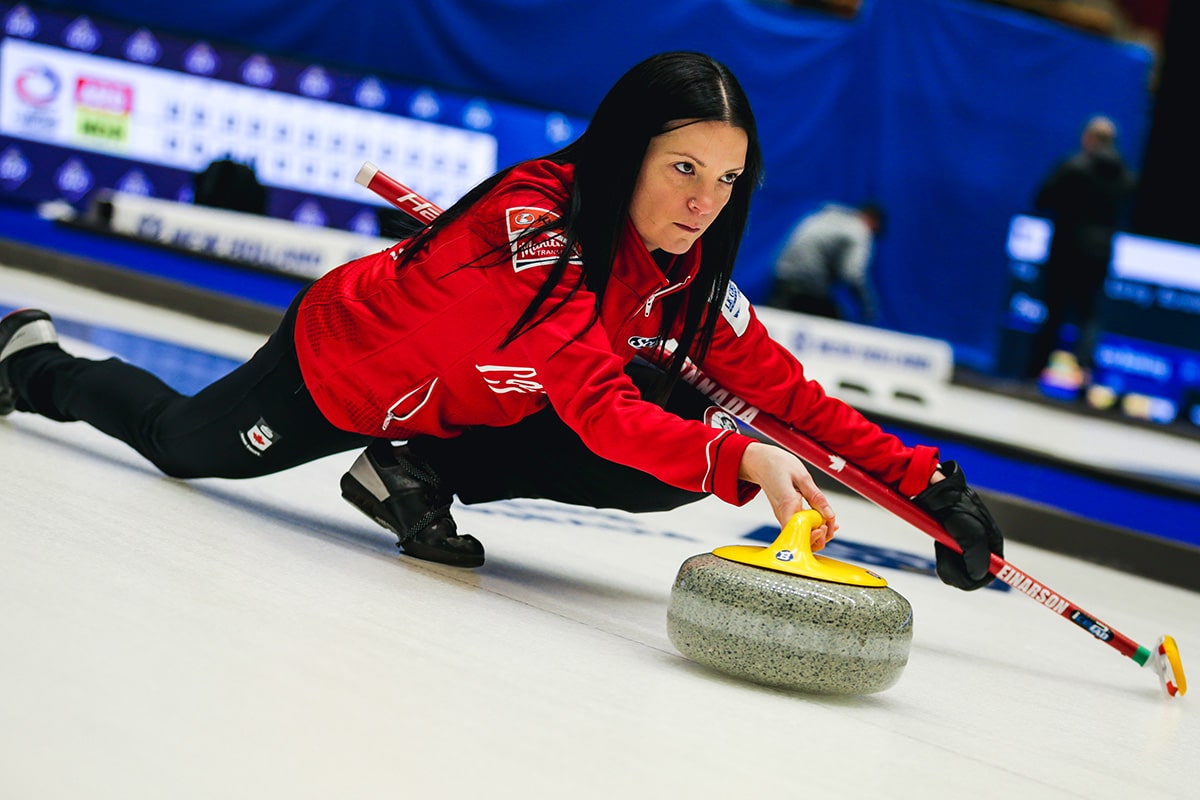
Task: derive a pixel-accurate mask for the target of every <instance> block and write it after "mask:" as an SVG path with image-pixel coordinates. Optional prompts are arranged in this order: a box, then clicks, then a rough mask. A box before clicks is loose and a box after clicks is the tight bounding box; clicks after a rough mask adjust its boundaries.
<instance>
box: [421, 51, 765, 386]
mask: <svg viewBox="0 0 1200 800" xmlns="http://www.w3.org/2000/svg"><path fill="white" fill-rule="evenodd" d="M685 121H687V122H693V121H695V122H702V121H719V122H727V123H729V124H730V125H733V126H734V127H737V128H741V129H742V130H744V131H745V132H746V138H747V148H746V164H745V170H744V171H743V172H742V175H741V176H740V177H739V178H738V179H737V181H735V182H734V184H733V191H732V195H731V197H730V199H729V202H728V203H727V204H726V205H725V208H724V209H722V211H721V213H720V214H719V215H718V216H717V218H716V219H715V220H714V221H713V222H712V224H711V225H710V226H709V228H708V229H707V230H706V231H705V232H704V234H703V236H702V240H703V245H702V247H701V260H700V268H699V272H698V274H697V276H696V279H695V280H694V281H693V282H692V285H691V286H690V287H689V289H688V290H687V292H688V302H683V303H681V302H671V303H666V304H664V314H663V324H662V330H661V331H660V334H661V341H663V342H665V341H666V338H667V334H668V332H669V331H670V329H671V328H672V326H673V325H674V324H675V323H676V321H677V320H678V317H679V316H680V315H682V316H683V326H682V329H681V331H682V332H681V334H680V335H678V336H676V337H675V338H676V341H677V342H678V346H677V348H676V351H675V354H674V356H673V357H672V358H671V360H670V363H669V365H668V368H667V376H666V381H664V387H663V392H662V393H663V394H664V395H665V393H666V392H668V391H669V389H670V386H671V385H672V384H674V382H675V380H676V379H677V378H678V376H679V373H680V370H681V369H682V366H683V362H684V360H686V359H687V358H691V359H692V360H693V361H696V362H697V363H699V362H701V361H702V360H703V359H704V356H705V354H706V353H707V352H708V348H709V346H710V344H711V342H712V337H713V332H714V330H715V328H716V323H717V319H718V317H719V316H720V311H721V304H722V303H723V302H724V300H725V294H726V291H727V290H728V286H729V279H730V276H731V275H732V273H733V265H734V260H735V259H736V257H737V251H738V247H739V245H740V244H741V240H742V234H743V232H744V230H745V227H746V218H747V216H748V214H749V212H750V195H751V193H752V192H753V191H754V189H755V188H756V187H757V186H758V184H759V182H760V180H761V176H762V153H761V150H760V149H759V142H758V129H757V126H756V125H755V122H754V114H753V112H752V111H751V109H750V102H749V100H748V99H747V98H746V93H745V92H744V91H743V90H742V87H741V85H740V84H739V83H738V82H737V79H736V78H735V77H734V76H733V73H732V72H730V71H729V69H728V68H727V67H726V66H725V65H724V64H721V63H720V62H718V61H716V60H715V59H713V58H711V57H709V56H706V55H703V54H701V53H691V52H672V53H661V54H659V55H655V56H651V57H650V58H648V59H646V60H645V61H642V62H641V63H639V64H637V65H636V66H634V67H633V68H632V69H630V70H629V71H628V72H626V73H625V74H624V75H623V76H622V77H621V78H620V79H619V80H618V81H617V82H616V84H614V85H613V87H612V88H611V89H610V90H609V91H608V94H607V95H605V97H604V99H603V100H602V101H600V105H599V106H598V107H597V108H596V112H595V114H594V115H593V116H592V119H591V121H590V122H589V124H588V127H587V129H586V130H585V131H584V132H583V133H582V134H581V135H580V136H579V138H578V139H576V140H575V141H574V142H572V143H571V144H569V145H567V146H566V147H564V148H563V149H561V150H559V151H557V152H554V153H551V154H549V155H547V156H545V158H546V159H547V160H550V161H554V162H557V163H559V164H574V165H575V183H574V186H573V187H572V188H571V193H570V200H569V202H568V205H567V207H566V208H564V209H562V216H561V217H560V218H559V219H557V220H555V221H553V222H550V223H548V224H547V225H545V226H543V227H542V228H540V229H536V230H532V231H530V232H529V233H528V235H529V236H530V237H536V236H538V235H542V234H544V233H545V232H546V230H547V229H553V230H555V231H557V232H558V233H559V234H560V235H561V236H562V237H563V238H564V240H565V245H566V246H565V247H564V248H563V252H562V255H561V256H560V257H559V258H558V260H557V261H556V262H555V264H554V265H553V267H551V269H550V271H549V273H548V274H547V276H546V280H545V282H544V283H543V284H542V287H541V288H540V289H539V291H538V293H537V294H536V295H535V296H534V298H533V300H532V301H531V302H530V304H529V306H528V307H527V308H526V309H525V311H524V313H522V314H521V316H520V318H519V319H518V320H517V322H516V323H515V324H514V325H513V327H512V329H511V330H510V331H509V333H508V336H507V337H506V338H505V340H504V344H508V343H509V342H511V341H512V340H514V339H515V338H517V337H518V336H520V335H521V334H522V333H523V332H525V331H526V330H529V329H530V328H531V327H533V326H535V325H537V324H538V323H539V322H541V321H542V320H544V319H546V317H548V316H549V315H551V314H553V313H554V312H555V311H556V310H557V309H558V308H559V306H561V305H562V304H563V303H565V302H567V300H569V299H570V297H571V296H573V295H574V294H575V292H577V291H578V290H579V289H580V288H585V287H586V289H587V290H588V291H590V292H592V293H593V294H594V295H595V296H596V298H597V308H596V310H595V311H594V313H593V316H592V320H591V322H590V323H589V325H591V324H594V323H595V321H596V320H598V319H599V314H600V305H601V304H602V303H603V298H604V292H605V289H606V288H607V285H608V278H609V275H611V273H612V267H613V261H614V259H615V257H616V254H617V251H618V249H619V247H620V242H621V237H622V236H623V235H624V233H625V224H626V219H627V217H628V216H629V204H630V200H631V198H632V196H633V190H634V186H635V184H636V182H637V177H638V173H639V171H640V170H641V165H642V160H643V158H644V157H645V154H646V149H647V148H648V147H649V144H650V140H651V139H653V138H654V137H655V136H658V135H659V134H662V133H665V132H667V131H669V130H671V129H673V128H676V127H679V126H680V125H681V124H682V123H683V122H685ZM512 169H513V168H512V167H509V168H508V169H505V170H502V171H500V172H498V173H496V174H495V175H493V176H492V177H491V178H488V179H487V180H485V181H484V182H483V183H481V184H479V185H478V186H476V187H475V188H474V189H472V190H471V191H470V192H468V193H467V194H466V195H464V196H463V197H462V198H460V199H459V200H458V201H457V202H456V203H455V204H454V205H452V206H451V207H450V208H449V209H447V210H446V211H445V212H444V213H443V214H442V215H441V216H439V217H438V218H437V219H436V220H434V221H433V222H432V223H431V224H430V225H429V226H428V227H427V228H426V229H425V230H424V231H422V232H421V233H420V234H419V235H418V236H417V237H416V239H415V240H414V241H413V242H412V244H411V245H410V246H409V247H408V248H407V251H406V253H407V258H412V257H413V255H414V254H415V253H417V252H419V251H420V250H421V247H422V245H423V244H424V243H425V242H426V241H428V240H429V239H430V238H431V237H432V236H434V235H435V234H436V233H437V232H438V231H439V230H441V229H442V228H444V227H445V226H446V225H449V224H450V223H451V222H453V221H454V220H456V219H458V218H459V217H461V216H463V214H464V213H466V212H467V211H468V210H469V209H470V208H471V206H473V205H474V204H475V203H476V202H477V201H478V200H479V199H480V198H481V197H483V196H484V195H486V194H487V193H488V192H490V191H491V190H492V189H493V188H495V187H496V185H497V184H499V183H500V182H501V181H502V180H504V178H505V177H506V176H507V175H508V173H509V172H511V171H512ZM576 245H578V247H579V250H580V253H581V254H582V256H583V269H582V274H581V277H580V280H579V281H577V282H576V283H575V284H574V285H572V286H570V287H569V291H568V292H567V294H566V297H565V298H563V299H561V300H559V301H558V302H556V303H555V304H553V305H552V307H550V308H543V306H545V305H546V301H547V299H548V298H549V297H550V295H551V294H552V292H553V291H554V289H555V288H556V287H558V285H559V284H560V283H561V282H562V281H563V280H564V278H565V276H566V275H567V273H568V262H569V260H570V258H571V256H572V251H573V250H574V248H575V246H576ZM581 333H582V331H581ZM660 346H661V345H660Z"/></svg>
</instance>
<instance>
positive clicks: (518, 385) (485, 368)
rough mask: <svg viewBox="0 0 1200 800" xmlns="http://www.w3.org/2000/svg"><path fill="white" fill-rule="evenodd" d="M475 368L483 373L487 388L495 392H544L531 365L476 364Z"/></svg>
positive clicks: (544, 389)
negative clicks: (501, 365)
mask: <svg viewBox="0 0 1200 800" xmlns="http://www.w3.org/2000/svg"><path fill="white" fill-rule="evenodd" d="M475 369H477V370H479V372H480V373H481V374H482V375H483V380H484V381H485V382H486V383H487V385H488V388H489V389H491V390H492V391H493V392H495V393H496V394H508V393H509V392H519V393H520V394H544V393H545V391H546V388H545V387H544V386H542V384H541V383H539V382H538V381H537V380H535V379H536V378H537V370H535V369H534V368H533V367H500V366H494V365H491V364H476V365H475Z"/></svg>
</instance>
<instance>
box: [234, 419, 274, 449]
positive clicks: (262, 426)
mask: <svg viewBox="0 0 1200 800" xmlns="http://www.w3.org/2000/svg"><path fill="white" fill-rule="evenodd" d="M241 437H242V444H244V445H245V446H246V449H247V450H249V451H250V452H251V453H253V454H254V455H256V456H261V455H262V454H263V453H264V452H265V451H266V449H267V448H268V447H270V446H271V445H273V444H275V443H276V442H278V441H279V438H280V437H279V434H278V433H276V432H275V431H273V430H271V428H270V426H268V425H267V422H266V420H264V419H262V418H259V420H258V422H256V423H255V424H254V425H252V426H251V427H250V428H249V429H248V430H244V431H242V433H241Z"/></svg>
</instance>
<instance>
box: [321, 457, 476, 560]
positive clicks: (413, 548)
mask: <svg viewBox="0 0 1200 800" xmlns="http://www.w3.org/2000/svg"><path fill="white" fill-rule="evenodd" d="M341 488H342V499H344V500H345V501H346V502H348V503H349V504H350V505H352V506H354V507H355V508H357V509H358V510H359V511H361V512H362V513H363V514H366V515H367V516H368V517H369V518H370V519H371V520H373V521H374V522H375V523H376V524H378V525H380V526H382V527H383V528H385V529H387V530H389V531H391V532H392V533H393V534H395V535H396V538H397V539H400V532H399V531H397V530H396V529H395V528H393V527H392V526H391V525H389V524H388V523H387V522H385V521H384V519H383V517H382V516H380V515H381V513H382V503H380V501H379V499H378V498H376V497H375V495H373V494H372V493H371V492H370V491H369V490H368V489H367V488H366V487H364V486H363V485H362V484H361V483H359V482H358V480H356V479H355V478H354V476H353V475H351V474H350V473H346V474H344V475H342V482H341ZM396 546H397V547H399V548H400V549H401V550H403V551H404V553H405V554H406V555H410V556H413V557H414V558H419V559H421V560H422V561H433V562H436V563H438V564H446V565H448V566H451V567H468V568H472V567H481V566H483V562H484V556H482V555H473V554H470V553H455V552H448V551H446V550H441V549H438V548H436V547H430V546H428V545H424V544H422V543H420V542H413V541H410V542H405V541H403V540H402V539H400V541H398V542H397V545H396Z"/></svg>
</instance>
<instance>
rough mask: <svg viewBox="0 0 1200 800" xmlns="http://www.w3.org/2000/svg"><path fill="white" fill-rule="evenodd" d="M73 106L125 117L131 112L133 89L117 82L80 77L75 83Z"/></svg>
mask: <svg viewBox="0 0 1200 800" xmlns="http://www.w3.org/2000/svg"><path fill="white" fill-rule="evenodd" d="M75 104H76V105H77V106H80V107H81V108H88V109H91V110H93V111H103V112H104V113H105V114H114V115H116V116H125V115H127V114H129V113H130V112H131V111H132V110H133V87H132V86H130V85H129V84H127V83H120V82H119V81H114V80H108V79H106V78H93V77H89V76H87V75H82V76H80V77H79V79H78V80H77V81H76V82H75Z"/></svg>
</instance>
